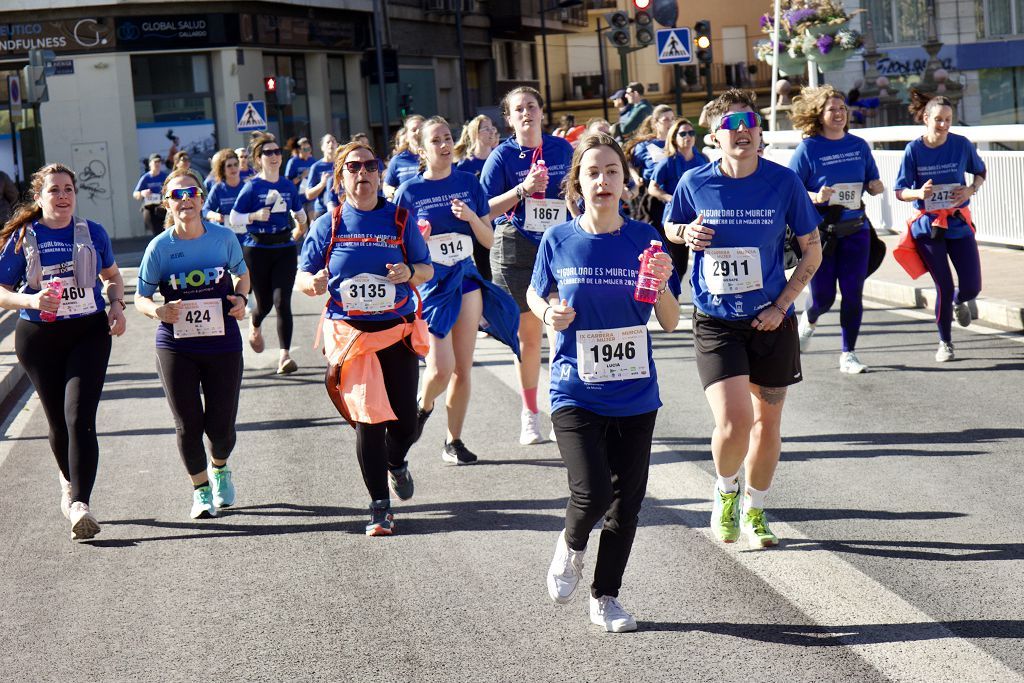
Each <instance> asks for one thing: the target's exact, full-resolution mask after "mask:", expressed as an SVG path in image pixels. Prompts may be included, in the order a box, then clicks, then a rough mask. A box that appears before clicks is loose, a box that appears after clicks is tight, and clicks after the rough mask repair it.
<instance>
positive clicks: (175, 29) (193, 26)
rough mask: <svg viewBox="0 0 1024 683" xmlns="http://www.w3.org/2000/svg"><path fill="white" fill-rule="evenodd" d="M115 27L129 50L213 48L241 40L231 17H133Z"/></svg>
mask: <svg viewBox="0 0 1024 683" xmlns="http://www.w3.org/2000/svg"><path fill="white" fill-rule="evenodd" d="M226 20H227V21H226ZM116 25H117V42H118V45H119V46H120V47H121V48H122V49H128V50H166V49H170V48H189V47H213V46H217V45H228V44H231V43H235V42H237V40H238V28H237V21H235V20H234V17H233V16H232V15H222V14H186V15H180V14H179V15H168V16H155V17H130V18H125V19H118V20H117V24H116Z"/></svg>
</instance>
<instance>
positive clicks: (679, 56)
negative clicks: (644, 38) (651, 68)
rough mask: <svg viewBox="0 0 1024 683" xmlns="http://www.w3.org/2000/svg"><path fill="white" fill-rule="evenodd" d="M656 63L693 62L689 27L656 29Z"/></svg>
mask: <svg viewBox="0 0 1024 683" xmlns="http://www.w3.org/2000/svg"><path fill="white" fill-rule="evenodd" d="M657 38H658V64H693V47H692V43H691V42H690V29H689V27H683V28H663V29H660V30H659V31H658V35H657Z"/></svg>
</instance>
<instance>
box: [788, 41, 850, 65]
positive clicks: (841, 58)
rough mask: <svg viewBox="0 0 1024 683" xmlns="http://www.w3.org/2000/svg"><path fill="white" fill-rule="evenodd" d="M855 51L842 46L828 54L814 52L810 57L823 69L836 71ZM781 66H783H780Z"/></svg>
mask: <svg viewBox="0 0 1024 683" xmlns="http://www.w3.org/2000/svg"><path fill="white" fill-rule="evenodd" d="M853 53H854V50H844V49H842V48H840V47H836V48H832V49H831V50H829V52H828V54H826V55H823V54H821V53H820V52H818V51H816V50H815V51H814V52H812V53H811V54H810V55H808V58H809V59H810V60H811V61H812V62H814V63H815V64H817V65H818V68H819V69H821V70H822V71H835V70H837V69H840V68H842V66H843V64H845V63H846V60H847V59H849V58H850V57H851V56H852V55H853ZM780 68H781V67H780Z"/></svg>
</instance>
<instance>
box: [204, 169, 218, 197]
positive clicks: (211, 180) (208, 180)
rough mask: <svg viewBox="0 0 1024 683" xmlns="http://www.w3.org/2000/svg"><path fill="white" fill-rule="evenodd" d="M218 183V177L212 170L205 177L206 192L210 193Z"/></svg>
mask: <svg viewBox="0 0 1024 683" xmlns="http://www.w3.org/2000/svg"><path fill="white" fill-rule="evenodd" d="M216 184H217V179H216V178H214V177H213V171H210V172H209V173H208V174H207V176H206V178H205V179H203V189H204V190H206V194H210V191H211V190H212V189H213V186H214V185H216Z"/></svg>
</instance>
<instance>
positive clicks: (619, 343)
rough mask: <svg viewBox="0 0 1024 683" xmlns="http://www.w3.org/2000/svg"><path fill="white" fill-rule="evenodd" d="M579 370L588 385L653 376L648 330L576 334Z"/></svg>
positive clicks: (642, 327)
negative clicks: (590, 383)
mask: <svg viewBox="0 0 1024 683" xmlns="http://www.w3.org/2000/svg"><path fill="white" fill-rule="evenodd" d="M576 367H577V371H578V372H579V376H580V379H582V380H583V381H584V382H614V381H616V380H624V379H642V378H644V377H650V376H651V367H650V364H649V363H648V359H647V328H646V327H644V326H643V325H637V326H636V327H618V328H615V329H611V330H580V331H578V332H577V333H576Z"/></svg>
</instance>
